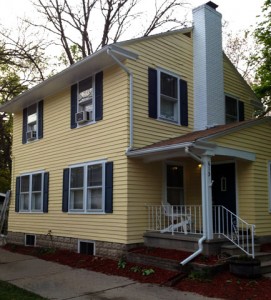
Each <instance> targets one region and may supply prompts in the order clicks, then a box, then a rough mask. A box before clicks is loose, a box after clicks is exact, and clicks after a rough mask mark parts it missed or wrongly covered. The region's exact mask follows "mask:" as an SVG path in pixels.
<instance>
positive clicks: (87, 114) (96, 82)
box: [71, 72, 103, 128]
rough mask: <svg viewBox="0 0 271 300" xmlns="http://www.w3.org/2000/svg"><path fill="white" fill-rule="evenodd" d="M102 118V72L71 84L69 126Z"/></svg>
mask: <svg viewBox="0 0 271 300" xmlns="http://www.w3.org/2000/svg"><path fill="white" fill-rule="evenodd" d="M102 118H103V72H99V73H97V74H96V75H95V76H90V77H88V78H86V79H84V80H81V81H79V82H78V83H76V84H74V85H72V86H71V128H76V127H78V126H82V125H86V124H91V123H93V122H96V121H99V120H102Z"/></svg>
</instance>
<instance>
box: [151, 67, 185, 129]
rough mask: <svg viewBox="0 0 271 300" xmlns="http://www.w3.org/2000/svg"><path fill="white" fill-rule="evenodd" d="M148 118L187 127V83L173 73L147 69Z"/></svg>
mask: <svg viewBox="0 0 271 300" xmlns="http://www.w3.org/2000/svg"><path fill="white" fill-rule="evenodd" d="M148 80H149V81H148V104H149V117H150V118H154V119H158V120H163V121H167V122H170V123H173V124H178V125H182V126H188V89H187V82H186V81H185V80H183V79H181V78H180V77H178V76H177V75H174V73H171V72H169V71H164V70H160V69H157V70H156V69H152V68H149V69H148Z"/></svg>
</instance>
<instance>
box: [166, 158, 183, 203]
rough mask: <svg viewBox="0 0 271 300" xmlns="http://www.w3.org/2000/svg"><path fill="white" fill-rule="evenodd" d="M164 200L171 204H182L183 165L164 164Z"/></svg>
mask: <svg viewBox="0 0 271 300" xmlns="http://www.w3.org/2000/svg"><path fill="white" fill-rule="evenodd" d="M166 200H167V202H168V203H169V204H171V205H183V204H184V187H183V167H182V166H180V165H176V164H168V165H167V166H166Z"/></svg>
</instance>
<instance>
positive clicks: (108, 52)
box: [107, 48, 134, 153]
mask: <svg viewBox="0 0 271 300" xmlns="http://www.w3.org/2000/svg"><path fill="white" fill-rule="evenodd" d="M112 52H114V50H113V49H111V48H108V49H107V54H108V55H109V56H111V57H112V58H113V60H114V61H115V62H116V63H117V64H118V65H119V66H120V67H121V68H122V69H123V70H124V71H125V72H126V73H127V74H128V75H129V79H130V92H129V97H130V103H129V104H130V110H129V112H130V132H129V133H130V140H129V147H128V149H127V150H126V153H127V152H128V151H129V150H131V149H133V143H134V107H133V105H134V104H133V102H134V99H133V85H134V77H133V73H132V72H131V71H130V70H129V69H128V68H127V67H126V66H125V65H124V64H123V63H122V62H121V61H120V60H119V59H118V58H117V57H116V56H115V55H114V54H113V53H112Z"/></svg>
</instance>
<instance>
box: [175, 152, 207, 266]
mask: <svg viewBox="0 0 271 300" xmlns="http://www.w3.org/2000/svg"><path fill="white" fill-rule="evenodd" d="M185 153H187V154H188V155H190V156H191V157H192V158H194V159H195V160H197V161H198V162H200V163H202V166H203V167H205V166H204V161H203V160H202V159H201V158H200V157H199V156H197V155H196V154H194V153H192V152H190V151H189V148H188V147H186V148H185ZM203 167H202V169H201V170H202V171H201V185H202V186H201V188H202V224H203V236H202V237H201V238H200V239H199V241H198V245H199V249H198V250H197V251H196V252H194V253H193V254H191V255H190V256H188V257H187V258H186V259H184V260H183V261H181V262H180V265H182V266H184V265H185V264H187V263H188V262H190V261H191V260H192V259H194V258H195V257H196V256H198V255H199V254H201V253H202V250H203V245H202V243H203V242H204V241H205V240H206V238H207V237H206V208H205V200H206V199H205V194H206V193H205V180H204V178H203V177H204V176H203Z"/></svg>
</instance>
